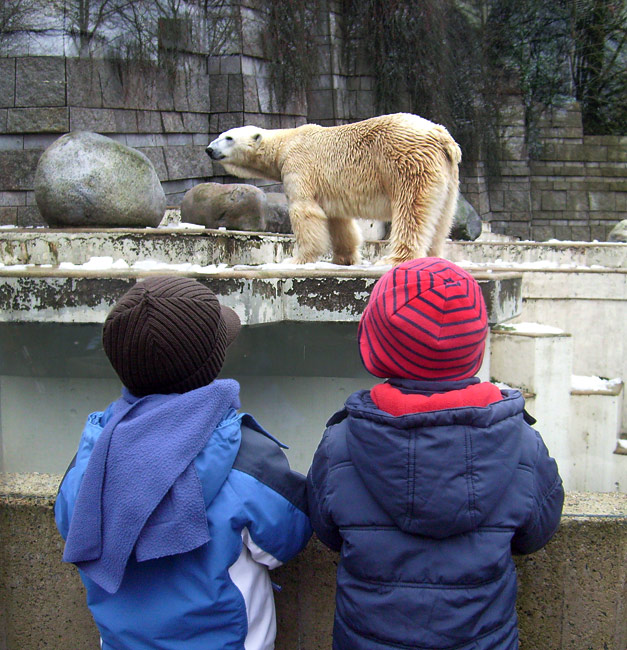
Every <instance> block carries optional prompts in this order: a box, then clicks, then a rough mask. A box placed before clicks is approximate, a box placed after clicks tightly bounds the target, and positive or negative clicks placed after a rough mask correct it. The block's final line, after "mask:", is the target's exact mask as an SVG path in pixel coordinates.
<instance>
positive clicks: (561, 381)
mask: <svg viewBox="0 0 627 650" xmlns="http://www.w3.org/2000/svg"><path fill="white" fill-rule="evenodd" d="M547 329H551V328H546V327H545V328H540V327H538V326H537V325H535V324H532V326H529V324H524V323H521V324H520V325H516V324H513V325H501V326H498V327H496V328H493V329H492V333H491V338H490V374H491V376H492V377H494V378H495V379H496V380H497V381H501V382H504V383H506V384H508V385H510V386H514V387H516V388H520V389H521V390H523V391H525V392H528V393H531V394H533V395H534V396H535V399H534V404H533V409H532V408H531V407H530V406H528V410H529V412H530V413H531V415H533V417H534V418H536V420H537V421H538V425H537V428H538V431H541V432H542V437H543V438H544V440H545V442H546V444H547V446H548V448H549V449H550V450H551V454H552V455H553V456H554V457H555V458H556V459H557V460H558V463H559V459H560V458H567V456H568V436H567V435H566V432H568V431H569V423H570V382H571V374H572V367H573V361H572V355H573V340H572V337H571V336H570V334H567V333H566V332H563V331H561V330H558V329H557V328H552V331H550V332H549V331H547ZM562 478H564V480H565V481H566V480H567V478H568V477H564V475H563V474H562ZM566 485H567V484H566Z"/></svg>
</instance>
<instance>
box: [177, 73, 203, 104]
mask: <svg viewBox="0 0 627 650" xmlns="http://www.w3.org/2000/svg"><path fill="white" fill-rule="evenodd" d="M174 109H175V110H177V111H193V112H199V113H203V112H205V113H206V112H209V110H210V104H209V77H208V76H207V75H206V74H197V73H179V74H178V75H177V78H176V84H175V88H174Z"/></svg>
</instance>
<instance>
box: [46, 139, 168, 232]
mask: <svg viewBox="0 0 627 650" xmlns="http://www.w3.org/2000/svg"><path fill="white" fill-rule="evenodd" d="M35 200H36V201H37V206H38V207H39V210H40V212H41V214H42V216H43V218H44V220H45V221H46V223H47V224H48V225H50V226H71V227H79V226H82V227H94V226H97V227H117V226H122V227H131V228H132V227H146V226H154V227H156V226H158V225H159V222H160V221H161V218H162V217H163V214H164V212H165V205H166V199H165V194H164V193H163V188H162V187H161V183H160V182H159V178H158V177H157V173H156V172H155V169H154V167H153V165H152V163H151V162H150V160H148V158H147V157H146V156H145V155H144V154H143V153H141V152H139V151H137V150H136V149H131V148H130V147H127V146H126V145H123V144H120V143H119V142H116V141H115V140H112V139H111V138H106V137H104V136H102V135H98V134H97V133H91V132H89V131H75V132H72V133H68V134H66V135H64V136H62V137H60V138H59V139H58V140H56V141H55V142H54V143H53V144H51V145H50V146H49V147H48V148H47V149H46V150H45V151H44V153H43V154H42V156H41V158H40V159H39V163H38V165H37V170H36V172H35Z"/></svg>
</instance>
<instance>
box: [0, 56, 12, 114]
mask: <svg viewBox="0 0 627 650" xmlns="http://www.w3.org/2000/svg"><path fill="white" fill-rule="evenodd" d="M14 106H15V59H13V58H1V57H0V108H13V107H14ZM0 126H1V124H0Z"/></svg>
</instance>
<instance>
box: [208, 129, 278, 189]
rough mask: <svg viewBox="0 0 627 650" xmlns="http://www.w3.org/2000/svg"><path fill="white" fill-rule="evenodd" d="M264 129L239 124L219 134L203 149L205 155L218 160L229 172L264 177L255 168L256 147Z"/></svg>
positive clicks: (246, 176) (247, 176)
mask: <svg viewBox="0 0 627 650" xmlns="http://www.w3.org/2000/svg"><path fill="white" fill-rule="evenodd" d="M263 137H264V129H260V128H259V127H256V126H240V127H237V128H235V129H229V130H228V131H225V132H224V133H222V134H221V135H219V136H218V137H217V138H216V139H215V140H214V141H213V142H210V143H209V146H208V147H207V148H206V149H205V151H206V152H207V155H208V156H209V157H210V158H211V159H212V160H215V161H216V162H219V163H220V164H221V165H222V166H223V167H224V169H226V171H227V172H228V173H229V174H234V175H235V176H241V177H242V178H257V177H259V178H264V177H265V176H264V175H260V172H259V170H258V169H257V164H256V162H257V159H258V149H259V145H260V144H261V142H262V140H263Z"/></svg>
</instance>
